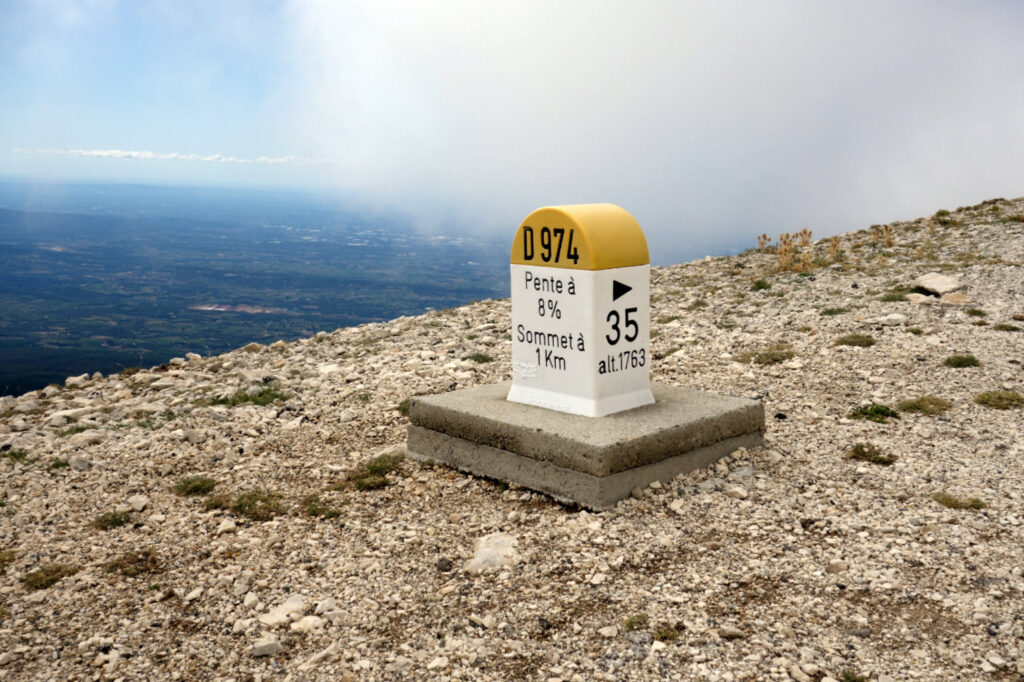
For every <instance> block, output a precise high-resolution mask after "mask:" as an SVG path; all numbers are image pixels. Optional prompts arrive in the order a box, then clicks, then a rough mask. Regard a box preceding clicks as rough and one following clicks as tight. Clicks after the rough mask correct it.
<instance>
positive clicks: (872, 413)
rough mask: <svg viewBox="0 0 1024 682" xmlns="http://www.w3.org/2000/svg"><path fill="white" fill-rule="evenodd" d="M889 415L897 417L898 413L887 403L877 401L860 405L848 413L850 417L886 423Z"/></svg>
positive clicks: (898, 416)
mask: <svg viewBox="0 0 1024 682" xmlns="http://www.w3.org/2000/svg"><path fill="white" fill-rule="evenodd" d="M890 417H891V418H893V419H899V418H900V413H899V412H897V411H896V410H894V409H892V408H891V407H889V406H888V405H879V404H878V403H871V404H870V405H861V406H860V407H858V408H857V409H855V410H854V411H853V412H851V413H850V415H849V418H850V419H866V420H868V421H871V422H878V423H879V424H888V423H889V418H890Z"/></svg>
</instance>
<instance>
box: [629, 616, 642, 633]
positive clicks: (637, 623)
mask: <svg viewBox="0 0 1024 682" xmlns="http://www.w3.org/2000/svg"><path fill="white" fill-rule="evenodd" d="M646 627H647V614H646V613H634V614H633V615H632V616H630V617H629V618H627V619H626V632H633V631H634V630H643V629H644V628H646Z"/></svg>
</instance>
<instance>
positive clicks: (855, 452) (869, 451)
mask: <svg viewBox="0 0 1024 682" xmlns="http://www.w3.org/2000/svg"><path fill="white" fill-rule="evenodd" d="M847 457H849V458H850V459H855V460H857V461H858V462H868V463H870V464H879V465H881V466H889V465H890V464H892V463H893V462H895V461H896V456H895V455H883V454H882V451H881V450H879V449H878V448H877V447H876V446H874V445H872V444H871V443H856V444H855V445H854V446H853V447H852V448H850V450H849V452H848V453H847Z"/></svg>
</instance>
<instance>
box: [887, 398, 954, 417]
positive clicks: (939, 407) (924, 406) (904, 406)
mask: <svg viewBox="0 0 1024 682" xmlns="http://www.w3.org/2000/svg"><path fill="white" fill-rule="evenodd" d="M952 406H953V403H951V402H949V401H948V400H945V399H944V398H940V397H939V396H937V395H923V396H921V397H920V398H914V399H913V400H904V401H903V402H901V403H898V404H897V405H896V407H897V409H899V410H900V411H901V412H914V413H916V414H927V415H932V416H934V415H937V414H942V413H943V412H945V411H946V410H948V409H949V408H951V407H952Z"/></svg>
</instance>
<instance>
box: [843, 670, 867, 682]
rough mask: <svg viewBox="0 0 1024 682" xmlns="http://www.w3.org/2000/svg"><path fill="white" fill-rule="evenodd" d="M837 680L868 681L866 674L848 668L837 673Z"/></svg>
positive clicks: (844, 681)
mask: <svg viewBox="0 0 1024 682" xmlns="http://www.w3.org/2000/svg"><path fill="white" fill-rule="evenodd" d="M839 682H869V680H868V677H867V675H860V674H858V673H855V672H853V671H850V670H844V671H843V672H841V673H840V674H839Z"/></svg>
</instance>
